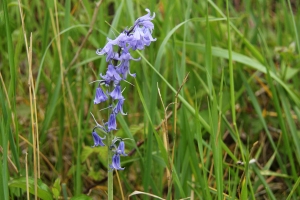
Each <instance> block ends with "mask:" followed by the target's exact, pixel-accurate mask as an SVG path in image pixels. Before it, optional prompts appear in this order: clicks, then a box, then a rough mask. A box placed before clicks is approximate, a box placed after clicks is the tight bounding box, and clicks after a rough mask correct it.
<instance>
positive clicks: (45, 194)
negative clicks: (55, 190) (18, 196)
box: [8, 177, 53, 200]
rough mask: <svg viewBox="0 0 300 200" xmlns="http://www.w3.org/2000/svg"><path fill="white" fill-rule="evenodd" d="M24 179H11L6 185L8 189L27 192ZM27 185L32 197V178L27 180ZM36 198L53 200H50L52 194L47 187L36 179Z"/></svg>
mask: <svg viewBox="0 0 300 200" xmlns="http://www.w3.org/2000/svg"><path fill="white" fill-rule="evenodd" d="M26 184H27V183H26V178H25V177H21V178H17V179H13V180H11V181H9V183H8V187H10V188H21V189H23V190H27V187H26ZM28 184H29V186H28V187H29V192H30V193H31V194H33V195H34V186H35V185H34V179H33V178H32V177H29V178H28ZM37 196H38V197H39V198H41V199H47V200H49V199H53V198H52V193H51V191H50V189H49V187H48V186H47V185H46V184H45V183H43V181H42V180H40V179H38V180H37Z"/></svg>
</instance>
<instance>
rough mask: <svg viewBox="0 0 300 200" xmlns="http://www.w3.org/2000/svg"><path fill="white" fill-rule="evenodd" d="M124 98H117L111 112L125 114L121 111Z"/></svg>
mask: <svg viewBox="0 0 300 200" xmlns="http://www.w3.org/2000/svg"><path fill="white" fill-rule="evenodd" d="M124 100H125V99H119V101H118V103H117V105H116V106H115V107H114V109H113V112H114V113H115V114H118V113H121V114H122V115H127V114H126V113H124V112H123V104H124Z"/></svg>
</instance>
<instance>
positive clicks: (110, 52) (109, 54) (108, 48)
mask: <svg viewBox="0 0 300 200" xmlns="http://www.w3.org/2000/svg"><path fill="white" fill-rule="evenodd" d="M114 45H115V44H114V43H113V42H111V41H109V42H108V43H107V44H106V45H105V46H104V48H103V49H98V50H97V51H96V54H98V55H100V56H101V55H104V54H105V55H106V62H108V61H110V60H112V59H117V58H118V57H119V56H118V53H116V52H114V48H113V46H114Z"/></svg>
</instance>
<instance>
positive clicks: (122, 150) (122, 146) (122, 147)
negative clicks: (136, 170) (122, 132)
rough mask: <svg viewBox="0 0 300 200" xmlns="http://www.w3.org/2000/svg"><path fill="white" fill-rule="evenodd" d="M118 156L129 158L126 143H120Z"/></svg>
mask: <svg viewBox="0 0 300 200" xmlns="http://www.w3.org/2000/svg"><path fill="white" fill-rule="evenodd" d="M117 154H119V155H123V156H127V154H126V153H125V143H124V141H120V144H119V146H118V149H117Z"/></svg>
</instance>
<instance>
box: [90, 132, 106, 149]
mask: <svg viewBox="0 0 300 200" xmlns="http://www.w3.org/2000/svg"><path fill="white" fill-rule="evenodd" d="M92 136H93V139H94V146H93V147H97V146H105V144H104V143H103V141H102V140H104V139H105V138H106V137H104V138H102V137H100V136H99V135H98V134H97V133H96V132H95V131H93V132H92Z"/></svg>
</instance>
